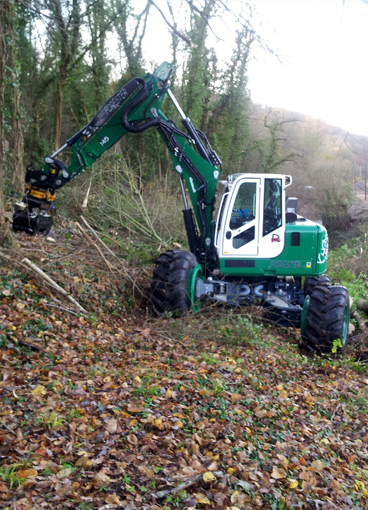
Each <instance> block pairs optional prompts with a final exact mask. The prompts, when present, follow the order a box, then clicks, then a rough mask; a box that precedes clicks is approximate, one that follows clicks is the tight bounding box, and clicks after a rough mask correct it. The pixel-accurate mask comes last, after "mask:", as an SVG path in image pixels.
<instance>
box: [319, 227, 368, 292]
mask: <svg viewBox="0 0 368 510" xmlns="http://www.w3.org/2000/svg"><path fill="white" fill-rule="evenodd" d="M367 264H368V234H367V232H362V233H361V235H360V236H358V237H357V238H354V239H351V240H350V241H349V244H344V245H343V246H341V247H340V248H335V249H333V250H331V251H330V253H329V256H328V267H327V268H328V276H329V278H330V280H331V281H332V282H333V283H338V284H340V285H344V286H345V287H346V288H347V289H348V290H349V294H350V296H351V297H352V299H353V301H356V300H357V299H359V298H362V299H367V298H368V275H367V272H366V269H367Z"/></svg>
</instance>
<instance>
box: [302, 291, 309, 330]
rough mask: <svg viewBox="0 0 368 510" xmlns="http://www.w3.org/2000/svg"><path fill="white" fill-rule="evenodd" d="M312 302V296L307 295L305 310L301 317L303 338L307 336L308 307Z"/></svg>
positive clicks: (304, 304)
mask: <svg viewBox="0 0 368 510" xmlns="http://www.w3.org/2000/svg"><path fill="white" fill-rule="evenodd" d="M309 303H310V296H306V298H305V300H304V303H303V311H302V316H301V318H300V333H301V335H302V338H305V337H306V336H307V317H308V308H309Z"/></svg>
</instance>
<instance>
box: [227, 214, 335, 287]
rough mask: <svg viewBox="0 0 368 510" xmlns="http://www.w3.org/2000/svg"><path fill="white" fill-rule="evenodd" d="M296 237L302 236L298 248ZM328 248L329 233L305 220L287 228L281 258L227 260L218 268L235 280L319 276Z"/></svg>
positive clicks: (325, 263)
mask: <svg viewBox="0 0 368 510" xmlns="http://www.w3.org/2000/svg"><path fill="white" fill-rule="evenodd" d="M293 234H294V236H293ZM295 234H296V235H298V234H300V236H299V245H297V246H293V245H292V244H293V242H292V241H293V238H294V237H295ZM294 243H295V241H294ZM327 247H328V237H327V231H326V229H325V228H324V227H323V226H321V225H318V224H317V223H313V222H312V221H309V220H304V219H303V220H298V221H295V222H294V223H289V224H287V225H286V232H285V247H284V250H283V251H282V253H281V255H279V256H278V257H275V258H268V259H265V258H257V257H241V258H235V257H234V258H232V257H231V258H230V257H226V258H221V259H220V261H219V265H220V270H221V272H222V274H224V275H232V276H244V277H246V276H253V277H255V276H290V275H292V276H319V275H321V274H323V273H325V272H326V266H327Z"/></svg>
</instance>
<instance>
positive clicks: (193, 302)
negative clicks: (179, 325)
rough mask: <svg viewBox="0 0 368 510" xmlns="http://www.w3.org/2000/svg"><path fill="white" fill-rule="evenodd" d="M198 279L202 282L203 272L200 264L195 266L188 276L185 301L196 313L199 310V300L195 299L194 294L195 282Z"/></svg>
mask: <svg viewBox="0 0 368 510" xmlns="http://www.w3.org/2000/svg"><path fill="white" fill-rule="evenodd" d="M198 279H200V280H203V271H202V266H201V265H200V264H197V265H196V266H195V267H194V268H193V269H192V270H191V271H190V273H189V275H188V284H187V299H188V305H189V306H190V308H191V309H192V310H193V312H198V310H199V309H200V308H201V302H200V300H198V299H196V293H195V288H196V282H197V280H198Z"/></svg>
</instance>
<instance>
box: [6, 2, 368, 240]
mask: <svg viewBox="0 0 368 510" xmlns="http://www.w3.org/2000/svg"><path fill="white" fill-rule="evenodd" d="M235 5H236V6H238V4H235V3H232V2H224V1H223V0H203V1H202V2H194V1H192V0H185V1H183V2H177V1H175V2H173V1H172V2H170V1H168V2H167V12H168V13H170V14H169V15H167V14H164V13H163V11H162V10H161V9H160V6H159V5H156V4H155V3H154V1H153V0H148V1H147V2H146V3H145V2H134V1H131V0H110V1H103V0H86V1H79V0H50V1H43V2H42V1H33V2H26V1H23V0H4V1H3V2H2V3H1V6H0V9H1V21H0V54H1V60H0V103H1V114H0V115H1V117H0V224H1V225H2V230H3V231H4V230H6V223H5V218H4V211H5V210H6V209H7V210H9V211H11V207H12V206H11V204H12V201H13V199H14V197H15V196H20V195H19V194H20V193H22V192H23V189H24V173H25V167H26V166H27V165H28V164H29V163H31V162H32V163H34V164H35V165H36V166H39V165H40V164H42V162H43V159H44V157H45V156H46V155H50V154H52V153H53V152H54V151H55V150H56V149H57V148H59V147H60V146H61V145H62V144H63V143H64V141H65V140H66V139H68V138H69V137H70V136H71V135H72V134H74V133H75V132H77V131H78V130H79V129H80V128H81V127H83V126H84V125H85V124H87V123H88V122H89V120H91V118H92V117H93V116H94V114H95V113H96V112H97V111H98V110H99V108H100V107H101V105H102V104H103V103H104V102H105V101H106V99H108V98H109V97H110V96H111V95H112V94H113V93H114V92H115V91H116V90H117V89H118V88H119V87H120V86H122V84H124V83H125V82H126V81H127V80H129V79H130V78H131V77H132V76H142V75H143V74H145V72H152V71H153V70H154V69H155V68H156V67H157V66H158V65H159V64H160V63H161V60H160V55H156V56H155V61H151V60H152V57H149V58H150V59H151V60H148V57H147V56H146V55H145V54H144V53H143V45H144V41H145V38H146V37H147V34H148V33H149V32H150V30H151V33H152V27H153V26H154V20H155V18H154V16H153V14H155V15H156V16H157V14H159V15H161V16H163V18H164V20H165V22H166V26H167V30H168V31H169V33H170V34H171V52H172V59H171V61H172V62H173V63H174V64H176V65H178V71H177V73H176V76H175V77H174V80H173V84H172V90H173V92H174V94H175V95H176V97H177V99H178V101H179V103H180V104H181V106H182V108H183V110H184V112H185V113H186V114H187V115H188V116H189V117H190V118H191V120H192V122H193V124H194V125H195V126H196V127H197V128H199V129H201V130H202V131H203V132H205V133H206V135H207V137H208V138H209V140H210V142H211V144H212V145H213V147H214V148H215V150H216V151H217V153H218V154H219V155H220V157H221V159H222V162H223V168H224V176H226V175H227V174H230V173H235V172H239V171H242V172H261V173H263V172H274V173H285V174H291V175H292V176H293V180H294V185H293V188H292V191H291V193H292V194H293V195H295V196H297V197H298V198H299V200H300V202H299V203H300V212H301V213H302V214H305V215H306V216H307V217H310V218H311V219H314V220H322V221H323V222H324V224H325V225H326V226H327V227H328V228H329V230H330V235H331V232H341V231H343V230H346V228H348V225H349V221H348V217H347V214H346V210H347V206H348V203H349V201H350V200H351V198H352V191H353V184H354V182H355V181H356V180H365V179H366V173H367V157H368V139H367V138H365V137H362V136H357V135H354V134H352V133H347V132H345V131H343V130H342V129H340V128H339V127H333V126H329V125H326V124H325V123H323V122H322V121H320V120H316V119H313V118H310V117H308V116H306V115H304V114H303V113H295V112H289V111H285V110H283V109H278V108H272V107H268V106H261V105H256V104H253V103H252V101H251V98H250V96H249V92H248V90H247V64H248V62H249V59H250V58H252V56H253V54H252V51H253V49H254V48H256V47H262V48H263V50H264V51H268V52H271V53H273V49H272V48H270V47H269V46H268V45H267V42H266V41H264V40H263V39H262V37H261V35H259V34H257V33H256V32H255V31H254V29H253V27H252V7H251V5H250V4H248V3H247V2H244V3H243V4H242V10H241V13H240V12H239V10H237V11H235V9H234V6H235ZM225 15H226V16H227V19H230V20H231V23H232V24H233V26H234V31H233V40H232V41H229V55H228V58H227V59H226V61H224V60H223V59H221V58H220V56H219V55H217V53H216V43H215V44H214V43H213V41H216V40H219V39H220V37H221V34H220V33H216V31H215V29H214V28H213V26H215V21H216V23H217V24H216V26H218V19H219V18H220V19H221V17H223V16H225ZM216 30H217V32H218V31H219V30H218V28H217V29H216ZM157 37H159V34H158V35H157ZM111 41H113V45H116V51H115V52H111V51H110V46H111ZM112 54H113V56H111V55H112ZM275 58H278V57H277V55H275ZM117 68H123V69H124V72H123V74H122V75H121V76H120V77H119V79H114V80H113V79H112V77H113V76H114V77H116V69H117ZM270 87H272V76H270ZM336 107H337V108H338V105H336ZM165 109H166V111H167V114H168V115H167V116H170V115H173V116H175V112H174V111H173V107H172V105H171V104H169V101H167V102H166V104H164V110H165ZM178 122H180V121H178ZM65 157H66V160H67V154H66V155H64V154H63V158H64V160H65ZM65 162H67V161H65ZM136 176H138V177H139V178H138V181H137V177H136ZM117 180H118V181H119V182H118V183H117ZM90 185H91V193H90V203H89V214H90V215H92V216H94V218H98V220H99V223H101V224H104V221H105V220H106V226H109V227H111V226H115V225H117V226H120V225H121V224H122V223H123V224H124V223H125V227H126V228H127V229H128V230H129V231H136V230H137V229H138V231H139V230H140V233H143V234H145V235H147V236H148V237H151V238H152V240H153V242H155V241H158V242H161V241H163V240H168V239H170V238H171V237H172V236H173V235H174V234H173V232H176V233H177V232H178V231H179V232H180V235H179V237H180V236H182V238H183V236H184V234H183V231H182V227H181V226H179V225H181V223H179V222H178V223H175V222H174V224H173V225H171V224H170V218H173V217H176V216H177V215H176V214H172V212H173V211H177V210H180V206H179V204H178V199H177V192H178V183H177V181H176V180H175V178H174V176H173V175H172V170H171V161H170V159H169V157H168V154H167V152H166V149H165V147H164V146H163V144H162V143H161V142H160V140H159V138H158V136H157V133H156V132H155V131H154V130H149V131H148V132H146V133H144V134H143V135H142V136H139V137H135V136H127V137H125V138H123V139H122V140H121V142H120V143H119V144H117V145H116V146H115V148H114V150H113V151H111V152H110V154H105V155H104V157H103V158H101V160H100V161H99V163H98V164H97V165H95V166H94V167H93V168H92V169H91V170H90V171H89V175H88V176H87V175H86V176H83V178H82V177H79V178H78V179H77V181H75V182H74V183H73V185H72V186H71V187H69V186H68V187H67V190H64V191H63V192H62V193H61V195H64V200H60V199H59V200H58V205H59V207H61V205H62V204H63V203H64V202H65V201H67V203H68V207H69V209H70V208H71V204H73V205H75V204H76V203H78V202H80V201H81V200H82V198H81V197H82V194H83V192H86V190H87V189H88V187H89V186H90ZM81 192H82V193H81ZM137 193H138V194H139V195H141V197H140V198H144V199H145V201H146V203H147V204H148V205H147V207H148V208H150V204H154V203H157V200H159V201H160V202H161V203H166V204H167V208H166V209H167V210H166V211H163V212H162V213H161V214H160V215H158V214H157V211H156V212H155V211H152V210H150V209H149V210H147V211H145V213H146V215H145V216H147V214H148V213H149V214H150V216H151V217H152V218H153V220H152V222H151V223H150V224H149V225H142V224H144V223H146V219H144V217H143V219H142V218H139V217H138V218H137V217H136V216H135V213H134V210H136V204H135V202H134V201H133V204H132V203H131V202H132V198H131V197H132V196H133V195H134V194H137ZM17 194H18V195H17ZM122 197H123V198H122ZM124 197H125V198H124ZM7 200H8V204H6V201H7ZM123 205H124V207H123ZM178 207H179V209H178ZM122 209H124V213H122ZM122 214H123V216H124V217H122ZM179 215H180V214H179ZM146 227H147V228H146ZM178 229H179V230H178ZM181 240H182V239H181Z"/></svg>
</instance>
